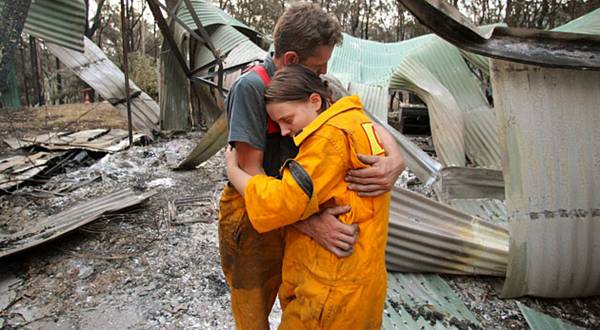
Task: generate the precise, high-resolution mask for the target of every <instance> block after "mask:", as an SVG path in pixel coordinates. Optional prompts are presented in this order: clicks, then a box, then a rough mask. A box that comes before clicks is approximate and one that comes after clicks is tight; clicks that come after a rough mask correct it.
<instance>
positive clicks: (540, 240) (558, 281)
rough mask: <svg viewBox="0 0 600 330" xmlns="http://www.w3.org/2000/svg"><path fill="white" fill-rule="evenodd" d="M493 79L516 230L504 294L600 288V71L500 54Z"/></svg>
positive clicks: (584, 292)
mask: <svg viewBox="0 0 600 330" xmlns="http://www.w3.org/2000/svg"><path fill="white" fill-rule="evenodd" d="M492 83H493V86H494V100H495V103H496V111H497V114H498V125H499V127H500V134H501V139H500V140H501V141H503V145H502V152H503V159H505V160H506V163H505V164H504V169H505V170H504V179H505V182H506V198H507V200H506V201H507V206H508V212H509V230H510V258H509V267H508V272H507V278H506V281H505V284H504V289H503V295H504V296H509V297H514V296H521V295H535V296H546V297H576V296H590V295H597V294H600V244H598V237H600V198H598V196H599V194H600V168H599V164H600V151H599V150H600V149H598V143H597V142H598V141H600V129H598V122H600V112H599V111H598V104H600V72H598V71H580V70H564V69H552V68H542V67H538V66H528V65H523V64H517V63H511V62H505V61H500V60H494V61H493V62H492ZM532 123H535V125H532Z"/></svg>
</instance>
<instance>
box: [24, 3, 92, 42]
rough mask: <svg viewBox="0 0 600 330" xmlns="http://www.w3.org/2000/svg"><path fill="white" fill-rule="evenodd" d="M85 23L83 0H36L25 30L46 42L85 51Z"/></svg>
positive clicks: (31, 7) (32, 4)
mask: <svg viewBox="0 0 600 330" xmlns="http://www.w3.org/2000/svg"><path fill="white" fill-rule="evenodd" d="M85 25H86V21H85V4H84V2H83V0H35V1H32V3H31V6H30V7H29V13H28V15H27V20H26V21H25V28H24V30H25V32H27V33H29V34H31V35H32V36H35V37H38V38H40V39H42V40H44V41H46V42H51V43H54V44H57V45H60V46H63V47H66V48H70V49H73V50H76V51H79V52H83V46H84V45H83V34H84V32H85Z"/></svg>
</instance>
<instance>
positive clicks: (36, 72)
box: [29, 36, 44, 105]
mask: <svg viewBox="0 0 600 330" xmlns="http://www.w3.org/2000/svg"><path fill="white" fill-rule="evenodd" d="M29 57H30V60H31V71H32V77H31V78H32V79H33V89H34V95H33V103H34V105H36V104H37V105H43V104H44V93H43V91H42V84H41V83H40V68H39V65H38V52H37V42H36V40H35V38H34V37H32V36H29Z"/></svg>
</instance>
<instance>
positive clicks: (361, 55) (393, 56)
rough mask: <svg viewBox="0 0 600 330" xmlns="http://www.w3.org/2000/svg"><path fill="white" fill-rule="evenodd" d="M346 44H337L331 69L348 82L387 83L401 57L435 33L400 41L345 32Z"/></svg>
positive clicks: (343, 80) (344, 81)
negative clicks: (363, 37)
mask: <svg viewBox="0 0 600 330" xmlns="http://www.w3.org/2000/svg"><path fill="white" fill-rule="evenodd" d="M343 36H344V42H343V43H342V45H340V46H337V47H335V49H334V51H333V54H332V56H331V59H330V60H329V65H328V72H329V73H330V74H333V75H334V76H336V77H337V78H338V79H340V81H341V82H342V83H343V84H344V85H346V86H347V85H348V84H349V83H350V82H354V83H362V84H373V85H381V86H387V84H388V81H389V79H390V76H391V75H392V72H393V71H394V69H396V68H397V67H398V62H399V60H400V59H401V58H402V57H403V56H404V55H405V54H407V53H408V52H409V51H411V50H412V49H414V48H416V47H418V45H419V44H421V43H422V42H423V41H425V40H427V39H428V38H430V37H431V35H427V36H422V37H417V38H413V39H410V40H406V41H402V42H396V43H382V42H376V41H371V40H364V39H359V38H356V37H353V36H351V35H348V34H344V35H343Z"/></svg>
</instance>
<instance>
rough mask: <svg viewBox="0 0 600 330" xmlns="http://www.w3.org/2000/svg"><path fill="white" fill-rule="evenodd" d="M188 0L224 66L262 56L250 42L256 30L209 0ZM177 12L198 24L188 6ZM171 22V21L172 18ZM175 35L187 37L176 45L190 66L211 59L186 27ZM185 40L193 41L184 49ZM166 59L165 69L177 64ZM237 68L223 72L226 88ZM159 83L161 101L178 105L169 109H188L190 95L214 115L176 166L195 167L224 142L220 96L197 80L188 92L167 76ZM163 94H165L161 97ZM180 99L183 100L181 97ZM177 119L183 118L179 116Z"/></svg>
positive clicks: (192, 25) (200, 108)
mask: <svg viewBox="0 0 600 330" xmlns="http://www.w3.org/2000/svg"><path fill="white" fill-rule="evenodd" d="M191 2H192V7H193V8H194V11H195V12H196V14H197V15H198V18H199V19H200V22H201V23H202V26H203V27H204V28H205V29H206V31H207V33H208V35H209V36H210V39H211V42H212V43H213V45H214V47H215V48H216V49H217V51H218V52H219V54H220V55H223V56H226V57H225V59H224V63H223V65H224V67H225V68H227V67H231V66H234V65H236V64H241V63H244V62H247V61H252V60H257V59H263V58H264V56H265V55H266V52H265V51H264V50H262V49H261V48H260V47H258V46H257V45H256V44H255V43H254V42H253V41H257V40H259V39H260V36H259V34H258V32H256V31H254V30H252V29H251V28H249V27H247V26H246V25H244V24H243V23H241V22H239V21H237V20H235V19H234V18H232V17H231V16H229V15H227V14H226V13H225V12H223V11H222V10H221V9H220V8H217V7H215V6H214V5H212V4H211V3H209V2H205V1H199V0H192V1H191ZM177 16H178V17H179V18H180V19H181V20H182V22H183V23H184V24H186V25H187V26H188V27H189V28H191V29H196V28H197V27H196V23H195V22H194V20H193V18H192V15H191V14H190V12H189V11H188V8H187V6H185V5H181V6H180V7H179V10H178V12H177ZM171 23H172V24H173V22H171ZM176 36H177V37H178V38H183V39H186V42H185V44H184V43H183V42H182V43H181V45H180V47H179V49H180V50H183V51H184V53H189V58H190V64H191V68H190V69H191V70H194V69H195V68H198V67H202V66H204V65H206V64H209V63H210V62H212V61H213V60H214V54H213V53H212V52H211V51H210V50H209V49H208V48H207V47H206V46H205V45H204V44H202V43H200V42H198V41H197V40H195V39H194V38H193V37H192V36H190V34H189V33H188V32H187V31H181V30H179V32H178V33H177V34H176ZM190 38H191V39H190ZM187 40H191V42H192V43H193V44H192V46H191V48H190V49H187V42H188V41H187ZM165 60H167V61H168V62H165V63H164V64H163V65H164V66H165V70H168V69H169V68H171V69H172V68H173V66H176V65H178V63H176V62H175V61H174V59H169V58H168V57H166V58H165ZM167 66H168V68H167ZM240 72H241V69H240V70H235V71H229V72H226V73H225V75H224V83H223V87H224V88H225V89H228V88H229V87H231V85H232V84H233V82H234V81H235V79H237V77H239V74H240ZM202 73H208V70H205V71H204V72H201V73H200V74H202ZM172 76H173V77H172V78H173V79H177V80H182V79H183V78H184V77H185V75H182V72H178V73H177V74H172ZM161 85H162V87H161V90H162V91H163V93H164V94H161V104H162V103H164V104H166V105H171V106H174V107H177V109H179V110H174V109H172V110H169V111H170V112H177V113H181V112H184V111H187V110H188V109H187V105H188V104H189V97H190V96H191V97H192V107H193V108H194V109H197V110H198V111H202V112H203V113H204V114H206V115H207V117H209V118H210V117H211V116H212V117H213V118H216V120H215V122H214V123H212V126H211V127H210V128H209V130H208V132H207V134H205V135H204V137H203V138H202V140H201V141H200V142H199V143H198V145H197V146H196V147H195V148H194V150H192V152H191V153H190V154H189V155H188V156H187V157H186V159H185V160H184V161H183V162H182V163H180V164H179V166H178V167H177V168H178V169H191V168H194V167H195V166H197V165H198V164H200V163H202V162H203V161H205V160H207V159H208V158H210V157H212V156H213V155H214V154H215V153H216V152H217V151H219V150H220V149H221V148H222V147H223V146H224V145H225V144H226V142H227V134H226V133H227V123H226V120H225V117H224V116H222V115H219V113H222V112H223V111H224V109H223V104H222V100H220V99H218V97H216V96H215V95H214V94H213V93H212V92H211V91H210V89H209V88H208V87H206V86H200V85H198V84H195V85H193V86H192V90H191V93H190V94H191V95H189V96H188V94H186V93H185V92H184V91H177V90H176V91H173V89H177V88H179V85H178V84H174V83H172V81H170V80H169V79H163V81H162V83H161ZM163 95H164V97H165V100H164V101H163ZM182 99H183V100H185V101H182ZM163 112H164V113H165V117H169V116H172V115H173V114H172V113H171V114H169V113H166V110H163ZM163 120H168V118H164V119H163ZM169 120H170V119H169ZM176 120H179V121H180V122H181V121H182V120H181V118H179V119H176ZM180 124H181V123H180Z"/></svg>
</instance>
